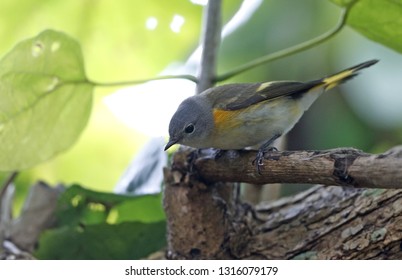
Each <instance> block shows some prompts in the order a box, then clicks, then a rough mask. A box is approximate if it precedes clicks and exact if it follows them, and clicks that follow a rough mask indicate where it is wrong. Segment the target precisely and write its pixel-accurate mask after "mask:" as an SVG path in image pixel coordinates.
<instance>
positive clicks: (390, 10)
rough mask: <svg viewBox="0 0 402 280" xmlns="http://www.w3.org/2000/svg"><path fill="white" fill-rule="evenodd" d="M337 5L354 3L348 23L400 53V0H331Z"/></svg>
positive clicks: (401, 2) (401, 31)
mask: <svg viewBox="0 0 402 280" xmlns="http://www.w3.org/2000/svg"><path fill="white" fill-rule="evenodd" d="M332 1H333V2H335V3H337V4H338V5H342V6H348V5H350V4H351V3H354V2H355V3H354V5H353V7H352V9H351V12H350V15H349V17H348V21H347V23H348V25H350V26H351V27H353V28H354V29H356V30H357V31H358V32H360V33H361V34H363V35H364V36H366V37H367V38H369V39H371V40H373V41H376V42H378V43H380V44H383V45H385V46H387V47H389V48H392V49H394V50H396V51H398V52H400V53H402V28H401V26H402V1H401V0H359V1H345V0H332Z"/></svg>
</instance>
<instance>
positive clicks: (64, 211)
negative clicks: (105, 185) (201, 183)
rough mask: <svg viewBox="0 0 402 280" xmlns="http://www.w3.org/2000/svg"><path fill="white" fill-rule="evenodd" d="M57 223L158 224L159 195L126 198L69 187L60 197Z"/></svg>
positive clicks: (125, 196) (71, 224) (162, 213)
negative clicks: (130, 222) (133, 222)
mask: <svg viewBox="0 0 402 280" xmlns="http://www.w3.org/2000/svg"><path fill="white" fill-rule="evenodd" d="M57 216H58V224H59V225H61V226H63V225H69V226H75V225H78V224H84V225H88V224H96V223H106V222H108V223H121V222H127V221H137V222H146V223H149V222H158V221H162V220H164V219H165V215H164V212H163V208H162V198H161V194H157V195H140V196H128V195H118V194H113V193H104V192H97V191H92V190H88V189H85V188H83V187H81V186H79V185H73V186H71V187H69V188H68V189H67V190H66V191H65V192H64V193H63V194H62V196H61V197H60V199H59V206H58V211H57Z"/></svg>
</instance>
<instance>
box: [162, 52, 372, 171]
mask: <svg viewBox="0 0 402 280" xmlns="http://www.w3.org/2000/svg"><path fill="white" fill-rule="evenodd" d="M377 62H378V60H377V59H373V60H369V61H366V62H363V63H360V64H358V65H355V66H352V67H350V68H347V69H345V70H343V71H340V72H338V73H335V74H333V75H329V76H326V77H323V78H321V79H316V80H312V81H308V82H298V81H270V82H261V83H234V84H226V85H220V86H217V87H213V88H210V89H207V90H205V91H203V92H202V93H200V94H197V95H193V96H191V97H189V98H187V99H185V100H184V101H183V102H182V103H181V104H180V105H179V107H178V108H177V111H176V112H175V113H174V114H173V116H172V118H171V120H170V123H169V140H168V143H167V144H166V146H165V148H164V150H165V151H166V150H167V149H169V148H170V147H171V146H173V145H174V144H182V145H186V146H190V147H193V148H198V149H202V148H215V149H218V150H223V151H225V150H241V149H244V148H248V147H256V146H257V147H259V148H258V152H257V155H256V158H255V160H254V161H253V164H256V165H257V168H258V171H260V169H259V168H260V166H262V165H263V159H264V155H265V153H266V152H267V151H268V150H272V149H274V148H273V147H271V146H270V145H271V144H272V143H273V142H274V141H275V140H276V139H278V138H279V137H281V136H282V135H284V134H286V133H288V132H289V131H290V130H291V129H292V128H293V127H294V125H295V124H296V123H297V122H298V121H299V119H300V118H301V117H302V115H303V114H304V112H305V111H306V110H307V109H308V108H309V107H310V106H311V105H312V103H313V102H314V101H315V100H316V99H317V98H318V97H319V96H320V95H321V94H322V93H323V92H325V91H328V90H330V89H332V88H334V87H336V86H338V85H339V84H342V83H344V82H346V81H348V80H350V79H352V78H353V77H355V76H356V75H357V74H358V73H359V71H360V70H362V69H364V68H367V67H370V66H372V65H374V64H376V63H377Z"/></svg>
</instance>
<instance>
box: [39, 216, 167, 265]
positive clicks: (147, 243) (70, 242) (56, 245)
mask: <svg viewBox="0 0 402 280" xmlns="http://www.w3.org/2000/svg"><path fill="white" fill-rule="evenodd" d="M165 236H166V224H165V222H164V221H161V222H156V223H150V224H147V223H140V222H127V223H122V224H118V225H108V224H99V225H90V226H85V227H82V226H77V227H74V228H71V227H62V228H58V229H54V230H49V231H46V232H45V233H44V234H43V235H42V236H41V238H40V241H39V244H40V245H39V249H38V251H36V252H35V256H36V257H37V258H39V259H52V260H60V259H64V260H84V259H96V260H102V259H103V260H123V259H140V258H145V257H146V256H148V255H149V254H150V253H152V252H155V251H157V250H160V249H161V248H163V247H164V246H165V245H166V237H165Z"/></svg>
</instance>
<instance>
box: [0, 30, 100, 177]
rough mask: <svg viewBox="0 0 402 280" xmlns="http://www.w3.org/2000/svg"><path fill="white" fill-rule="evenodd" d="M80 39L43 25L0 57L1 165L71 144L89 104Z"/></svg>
mask: <svg viewBox="0 0 402 280" xmlns="http://www.w3.org/2000/svg"><path fill="white" fill-rule="evenodd" d="M92 90H93V86H92V84H90V83H89V82H88V80H87V78H86V76H85V70H84V61H83V57H82V52H81V48H80V46H79V44H78V43H77V42H76V41H75V40H74V39H72V38H71V37H69V36H68V35H66V34H64V33H61V32H56V31H52V30H46V31H43V32H42V33H40V34H39V35H38V36H36V37H34V38H31V39H28V40H25V41H23V42H20V43H19V44H18V45H16V46H15V47H14V49H12V50H11V52H9V53H8V54H7V55H6V56H5V57H4V58H3V59H2V60H1V61H0V143H1V144H0V170H1V171H10V170H21V169H26V168H30V167H32V166H34V165H36V164H38V163H41V162H43V161H45V160H48V159H50V158H51V157H53V156H55V155H56V154H58V153H60V152H62V151H64V150H66V149H67V148H69V147H70V146H71V145H72V144H73V143H74V142H75V141H76V140H77V138H78V136H79V135H80V133H81V131H82V130H83V129H84V127H85V125H86V123H87V121H88V118H89V115H90V112H91V106H92Z"/></svg>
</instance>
